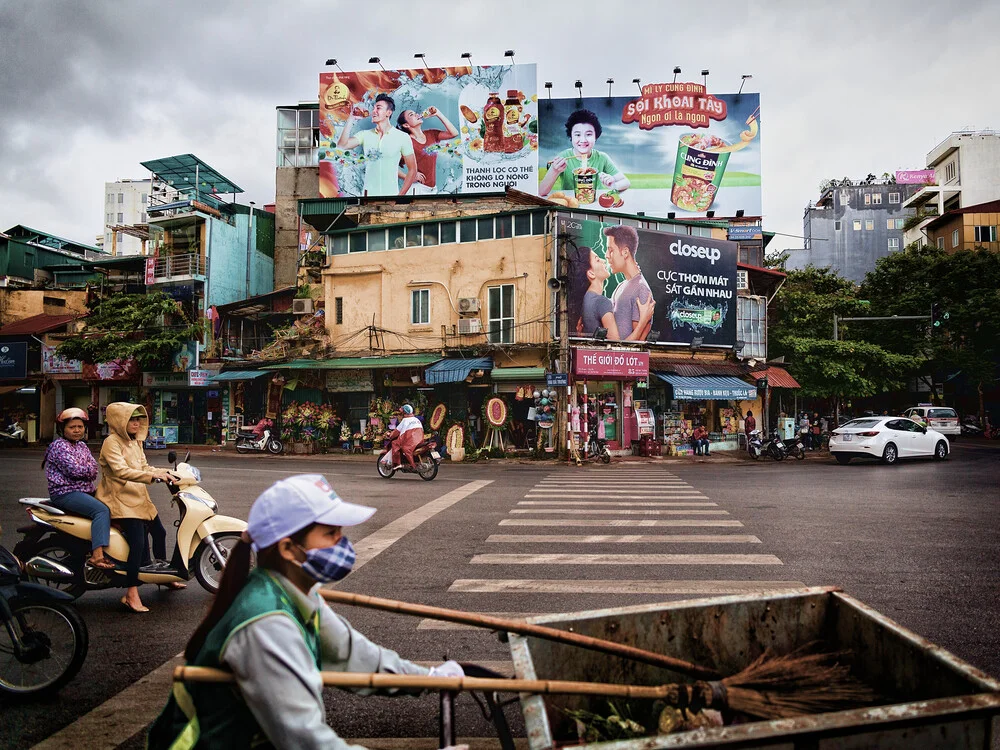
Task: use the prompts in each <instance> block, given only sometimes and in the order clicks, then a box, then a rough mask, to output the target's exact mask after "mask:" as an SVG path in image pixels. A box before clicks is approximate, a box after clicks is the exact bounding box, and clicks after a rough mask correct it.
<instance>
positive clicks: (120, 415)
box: [97, 401, 184, 612]
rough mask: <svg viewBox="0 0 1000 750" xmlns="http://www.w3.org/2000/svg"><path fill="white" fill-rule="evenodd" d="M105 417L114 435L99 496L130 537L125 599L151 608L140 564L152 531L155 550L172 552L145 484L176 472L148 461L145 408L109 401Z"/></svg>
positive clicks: (104, 452)
mask: <svg viewBox="0 0 1000 750" xmlns="http://www.w3.org/2000/svg"><path fill="white" fill-rule="evenodd" d="M106 422H107V424H108V430H109V432H110V434H109V435H108V436H107V437H106V438H105V439H104V445H103V446H101V456H100V464H101V483H100V485H98V487H97V499H98V500H100V501H101V502H102V503H104V504H105V505H107V506H108V508H109V509H110V510H111V517H112V518H113V519H115V522H116V524H117V525H118V527H119V528H120V529H121V531H122V534H123V535H124V536H125V541H127V542H128V560H127V561H126V562H125V567H126V576H125V582H126V585H127V586H128V589H127V590H126V592H125V596H123V597H122V600H121V602H122V604H123V605H124V606H125V608H126V609H128V610H129V611H130V612H149V608H148V607H145V606H143V604H142V600H141V599H140V598H139V568H140V567H141V566H142V563H143V559H144V558H145V557H146V537H147V535H148V534H151V535H152V537H153V555H154V556H156V557H158V558H164V557H166V556H167V543H166V542H167V532H166V530H165V529H164V528H163V524H162V523H160V519H159V516H158V515H157V513H156V506H155V505H153V501H152V500H150V499H149V492H148V491H147V490H146V485H147V484H152V483H153V482H154V481H156V480H160V481H163V482H165V481H167V480H169V479H170V478H171V474H170V472H168V471H167V470H166V469H154V468H153V467H152V466H150V465H149V464H148V463H147V462H146V454H145V453H144V452H143V450H142V441H143V440H145V439H146V435H147V434H148V432H149V421H148V419H147V417H146V409H145V408H144V407H142V406H140V405H139V404H130V403H127V402H124V401H116V402H115V403H113V404H108V410H107V416H106ZM168 588H171V589H181V588H184V584H183V583H171V584H169V585H168Z"/></svg>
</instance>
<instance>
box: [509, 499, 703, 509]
mask: <svg viewBox="0 0 1000 750" xmlns="http://www.w3.org/2000/svg"><path fill="white" fill-rule="evenodd" d="M517 504H518V505H547V506H560V505H614V506H615V507H632V506H638V507H647V506H648V507H656V506H663V507H670V508H704V507H707V506H715V507H718V503H698V502H690V503H671V502H663V501H659V500H651V501H649V502H633V501H621V502H616V501H614V500H520V501H518V503H517Z"/></svg>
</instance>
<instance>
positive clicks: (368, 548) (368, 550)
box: [354, 479, 493, 570]
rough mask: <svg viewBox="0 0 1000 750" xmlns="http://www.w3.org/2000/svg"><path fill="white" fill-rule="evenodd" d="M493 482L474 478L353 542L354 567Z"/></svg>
mask: <svg viewBox="0 0 1000 750" xmlns="http://www.w3.org/2000/svg"><path fill="white" fill-rule="evenodd" d="M492 483H493V480H492V479H477V480H476V481H474V482H468V483H467V484H464V485H462V486H461V487H458V488H456V489H454V490H452V491H451V492H448V493H447V494H444V495H442V496H441V497H439V498H437V499H436V500H431V501H430V502H429V503H425V504H423V505H421V506H420V507H419V508H417V509H416V510H412V511H410V512H409V513H407V514H406V515H405V516H400V517H399V518H397V519H396V520H395V521H391V522H389V523H387V524H386V525H385V526H383V527H382V528H381V529H379V530H378V531H376V532H374V533H372V534H369V535H368V536H366V537H365V538H364V539H362V540H361V541H360V542H357V543H355V545H354V550H355V552H356V553H357V560H356V561H355V563H354V570H357V569H358V568H360V567H361V566H362V565H364V564H365V563H367V562H370V561H371V560H372V559H374V558H375V557H377V556H378V555H379V554H381V553H382V552H384V551H385V550H386V549H388V548H389V546H390V545H392V544H395V543H396V542H398V541H399V540H400V539H402V538H403V537H404V536H406V535H407V534H409V533H410V532H411V531H413V530H414V529H415V528H417V527H418V526H420V525H421V524H422V523H423V522H424V521H427V520H428V519H430V518H433V517H434V516H436V515H437V514H438V513H440V512H441V511H443V510H447V509H448V508H450V507H451V506H452V505H454V504H455V503H457V502H458V501H459V500H464V499H465V498H467V497H468V496H469V495H471V494H472V493H473V492H478V491H479V490H481V489H482V488H483V487H486V486H487V485H490V484H492Z"/></svg>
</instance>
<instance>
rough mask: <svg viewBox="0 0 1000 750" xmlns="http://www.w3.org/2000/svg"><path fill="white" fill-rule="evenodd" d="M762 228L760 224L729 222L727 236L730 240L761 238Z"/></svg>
mask: <svg viewBox="0 0 1000 750" xmlns="http://www.w3.org/2000/svg"><path fill="white" fill-rule="evenodd" d="M763 231H764V230H763V228H762V227H761V225H760V224H730V225H729V229H728V230H727V233H726V234H727V236H728V237H729V240H730V241H731V242H737V241H744V242H745V241H747V240H759V239H763V237H764V235H763Z"/></svg>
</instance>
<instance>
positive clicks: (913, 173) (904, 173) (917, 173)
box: [896, 169, 937, 185]
mask: <svg viewBox="0 0 1000 750" xmlns="http://www.w3.org/2000/svg"><path fill="white" fill-rule="evenodd" d="M936 180H937V175H935V173H934V170H933V169H901V170H897V171H896V183H897V184H899V185H933V184H934V182H935V181H936Z"/></svg>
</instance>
